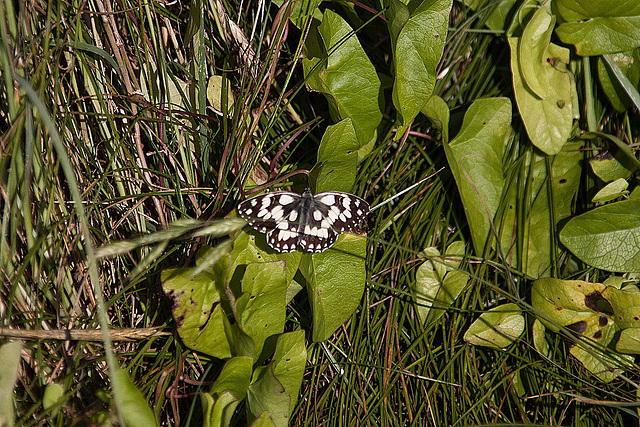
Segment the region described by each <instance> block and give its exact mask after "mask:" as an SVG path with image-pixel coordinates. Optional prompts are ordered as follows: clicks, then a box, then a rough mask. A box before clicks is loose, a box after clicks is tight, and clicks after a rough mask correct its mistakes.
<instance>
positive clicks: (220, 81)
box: [207, 75, 234, 116]
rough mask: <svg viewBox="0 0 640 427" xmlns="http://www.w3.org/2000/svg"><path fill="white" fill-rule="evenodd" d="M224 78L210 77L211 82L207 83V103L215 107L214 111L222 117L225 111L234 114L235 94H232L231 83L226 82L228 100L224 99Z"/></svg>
mask: <svg viewBox="0 0 640 427" xmlns="http://www.w3.org/2000/svg"><path fill="white" fill-rule="evenodd" d="M224 80H225V79H224V77H223V76H217V75H216V76H211V77H209V82H208V83H207V101H209V104H210V105H211V106H212V107H213V111H214V112H215V113H216V114H218V115H220V116H221V115H222V114H223V111H226V112H227V114H229V115H231V114H233V103H234V100H233V92H231V83H229V82H228V79H227V82H226V86H227V87H226V89H225V90H226V100H225V99H224V98H223V95H225V94H224V90H223V89H224V88H223V86H224V84H225V81H224Z"/></svg>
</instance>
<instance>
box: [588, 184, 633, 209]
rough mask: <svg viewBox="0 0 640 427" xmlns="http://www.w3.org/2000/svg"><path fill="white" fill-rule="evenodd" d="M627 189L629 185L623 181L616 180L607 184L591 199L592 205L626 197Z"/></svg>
mask: <svg viewBox="0 0 640 427" xmlns="http://www.w3.org/2000/svg"><path fill="white" fill-rule="evenodd" d="M627 187H629V183H628V182H627V181H626V180H625V179H622V178H620V179H617V180H615V181H613V182H611V183H609V184H607V185H606V186H605V187H604V188H602V189H601V190H600V191H598V192H597V193H596V195H595V196H593V199H591V202H592V203H600V202H609V201H611V200H614V199H617V198H618V197H621V196H626V195H627V194H629V192H628V191H627Z"/></svg>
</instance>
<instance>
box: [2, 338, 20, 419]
mask: <svg viewBox="0 0 640 427" xmlns="http://www.w3.org/2000/svg"><path fill="white" fill-rule="evenodd" d="M21 351H22V344H20V343H19V342H8V343H6V344H3V345H2V347H0V425H1V426H13V425H14V422H15V413H14V412H13V408H14V401H13V396H14V395H13V389H14V388H15V385H16V381H17V380H18V369H19V368H20V352H21Z"/></svg>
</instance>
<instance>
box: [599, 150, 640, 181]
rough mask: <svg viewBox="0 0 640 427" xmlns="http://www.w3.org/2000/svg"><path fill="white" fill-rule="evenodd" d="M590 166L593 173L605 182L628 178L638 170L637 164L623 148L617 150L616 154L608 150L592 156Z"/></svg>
mask: <svg viewBox="0 0 640 427" xmlns="http://www.w3.org/2000/svg"><path fill="white" fill-rule="evenodd" d="M589 166H591V170H592V171H593V173H594V174H595V175H596V176H597V177H598V178H600V179H601V180H603V181H604V182H611V181H615V180H616V179H620V178H623V179H627V178H629V176H631V174H632V173H633V172H635V171H636V170H638V168H637V166H636V165H635V164H633V162H632V161H631V160H630V159H629V157H628V156H627V155H626V154H625V153H624V152H622V151H621V150H615V154H611V153H610V152H609V151H606V152H604V153H602V154H599V155H598V156H596V157H592V158H591V159H589Z"/></svg>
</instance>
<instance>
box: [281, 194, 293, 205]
mask: <svg viewBox="0 0 640 427" xmlns="http://www.w3.org/2000/svg"><path fill="white" fill-rule="evenodd" d="M294 201H295V199H294V198H293V197H291V196H290V195H288V194H284V195H282V196H280V200H278V202H279V203H280V204H281V205H290V204H291V203H293V202H294Z"/></svg>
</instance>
